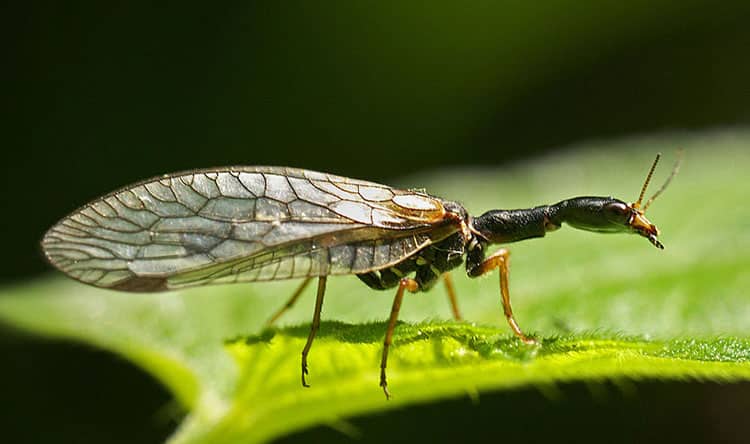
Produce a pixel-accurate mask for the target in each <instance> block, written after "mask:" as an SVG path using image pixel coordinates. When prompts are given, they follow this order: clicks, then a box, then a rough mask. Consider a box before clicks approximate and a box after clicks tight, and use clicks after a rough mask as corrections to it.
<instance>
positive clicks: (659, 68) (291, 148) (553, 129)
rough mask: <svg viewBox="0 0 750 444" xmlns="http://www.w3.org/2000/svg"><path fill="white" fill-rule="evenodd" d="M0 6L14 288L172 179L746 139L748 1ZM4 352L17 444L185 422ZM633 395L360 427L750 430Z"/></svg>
mask: <svg viewBox="0 0 750 444" xmlns="http://www.w3.org/2000/svg"><path fill="white" fill-rule="evenodd" d="M1 8H2V9H0V25H1V27H0V33H2V34H0V37H2V39H1V41H2V42H3V45H4V46H5V48H4V51H3V58H2V60H3V63H2V77H3V78H4V80H3V82H2V84H3V88H2V89H3V100H2V103H3V104H4V106H3V107H2V110H3V115H2V119H1V120H2V123H0V129H2V132H1V133H0V140H2V142H1V143H0V147H1V149H2V156H3V157H2V162H1V168H2V171H1V173H2V175H1V177H2V179H1V180H2V181H3V182H2V190H1V191H0V196H2V197H1V199H2V201H1V202H2V214H3V216H4V217H1V218H0V224H2V233H3V234H4V236H3V254H2V255H0V283H4V284H12V283H18V282H21V281H22V280H24V279H27V278H29V277H32V276H34V275H37V274H39V273H41V272H44V271H46V270H47V267H46V266H45V264H44V263H43V261H42V260H41V257H40V255H39V253H38V248H37V242H38V240H39V238H40V237H41V235H42V233H43V232H44V230H45V229H46V228H47V227H48V226H50V225H51V224H52V223H53V222H55V221H56V220H57V219H58V218H60V217H61V216H63V215H64V214H66V213H68V212H69V211H71V210H73V209H74V208H76V207H77V206H78V205H81V204H83V203H85V202H86V201H88V200H90V199H92V198H94V197H96V196H97V195H99V194H102V193H104V192H107V191H110V190H112V189H114V188H117V187H119V186H122V185H124V184H127V183H129V182H133V181H136V180H139V179H143V178H145V177H149V176H153V175H157V174H161V173H164V172H170V171H176V170H181V169H189V168H197V167H206V166H216V165H227V164H250V165H252V164H256V165H263V164H269V165H291V166H299V167H305V168H311V169H320V170H325V171H330V172H334V173H338V174H343V175H348V176H354V177H360V178H366V179H372V180H379V181H387V180H388V179H389V178H392V177H397V176H399V175H403V174H406V173H411V172H414V171H419V170H426V169H431V168H436V167H452V166H455V165H462V164H464V165H487V164H496V165H501V164H504V163H508V162H512V161H515V160H518V159H520V158H524V157H533V156H535V155H539V154H541V153H543V152H545V151H550V150H554V149H559V148H560V147H562V146H564V145H566V144H571V143H575V142H578V141H583V140H587V139H592V138H616V137H621V136H628V135H632V134H634V133H644V132H652V131H665V130H668V131H683V130H700V129H707V128H714V127H726V126H735V125H747V124H748V123H750V81H749V79H750V57H749V55H750V26H749V25H748V24H749V23H750V2H746V1H724V2H709V1H689V0H688V1H658V2H646V1H630V2H607V1H584V0H579V1H561V0H560V1H548V2H542V3H539V4H537V2H522V1H497V2H471V3H466V4H464V3H454V2H439V1H430V2H399V3H393V4H386V3H378V4H366V3H363V2H348V1H341V2H326V3H323V2H284V3H283V6H282V4H281V3H278V4H277V3H275V2H272V3H269V4H265V3H249V2H247V3H246V2H238V3H229V2H227V3H222V4H219V5H213V4H209V3H206V2H191V1H186V2H174V3H160V4H159V5H154V4H139V3H135V2H116V1H112V2H96V3H95V2H91V3H87V2H80V3H79V2H59V3H57V2H50V3H43V2H15V4H11V5H4V6H2V7H1ZM0 352H1V353H2V355H3V359H2V361H3V363H2V365H0V384H3V387H1V389H2V393H3V395H2V407H3V408H5V409H8V412H7V413H2V412H0V413H2V414H0V427H2V429H1V431H0V436H10V437H11V439H10V440H9V441H6V440H5V439H3V441H5V442H158V441H159V440H160V439H162V438H163V437H164V436H166V435H168V434H169V433H170V431H171V429H172V427H174V424H175V420H174V419H169V418H170V417H173V416H171V415H170V414H169V411H170V409H169V394H168V393H166V392H165V391H164V390H163V389H162V388H160V387H159V386H158V384H157V383H155V382H154V381H153V380H151V379H150V378H149V377H148V376H147V375H145V374H143V373H141V372H140V371H139V370H137V369H134V368H133V367H132V366H130V365H129V364H128V363H126V362H124V361H122V360H120V359H118V358H116V357H113V356H110V355H109V354H106V353H103V352H98V351H94V350H90V349H88V348H86V347H82V346H76V345H70V344H60V343H50V342H45V341H40V340H38V339H32V338H29V337H25V336H21V335H19V334H17V333H14V332H10V331H7V330H4V331H2V332H1V333H0ZM637 387H638V390H637V394H636V395H635V397H628V396H624V395H622V394H621V393H620V392H618V391H617V390H614V391H613V393H614V394H613V395H611V396H609V397H607V398H606V399H605V400H601V399H600V400H597V399H594V397H592V396H589V395H587V393H588V392H587V391H586V390H585V388H584V387H583V386H582V385H581V386H579V385H571V386H566V388H565V389H564V390H563V392H564V393H565V394H566V395H565V396H563V397H562V398H561V399H559V400H557V401H555V402H551V401H549V400H545V399H544V398H543V397H541V396H540V395H538V393H537V392H536V391H535V390H534V389H529V390H526V391H521V392H517V393H513V394H510V395H508V394H502V395H497V396H488V397H486V398H483V401H482V403H481V404H480V405H478V406H472V405H471V404H470V403H468V401H467V402H461V401H451V402H445V403H440V404H434V405H429V406H425V407H420V408H414V409H409V410H406V411H399V412H391V413H388V414H386V415H382V416H378V417H375V418H363V419H361V420H357V421H355V423H356V424H357V425H358V426H360V427H361V428H362V430H363V433H364V435H363V440H365V441H369V440H373V441H374V440H378V439H379V440H381V441H382V440H384V439H388V437H389V436H390V437H393V436H401V437H403V438H404V439H406V438H407V437H411V438H410V439H413V438H414V437H420V436H421V437H428V436H432V437H433V438H436V439H440V438H443V439H448V438H450V437H454V438H458V437H461V436H469V437H474V438H477V437H479V436H480V435H481V434H482V433H487V432H491V433H496V436H497V437H498V439H499V438H500V437H508V438H510V437H513V436H515V437H519V438H523V437H527V438H528V437H529V436H531V437H534V438H538V439H539V440H542V439H545V438H544V437H545V436H547V435H545V433H553V432H554V433H555V434H554V435H549V436H550V437H551V436H554V439H557V440H560V439H564V438H561V436H560V434H559V431H560V428H558V427H550V428H549V429H545V428H540V427H538V426H536V425H534V424H540V423H542V424H543V423H550V424H561V425H564V424H570V422H571V421H572V419H573V417H575V416H576V415H573V414H572V412H580V413H581V415H582V416H581V417H580V418H579V421H587V422H591V421H593V422H598V423H601V424H604V425H607V424H610V425H611V427H616V425H617V424H620V425H621V426H622V424H626V423H627V424H629V427H630V428H629V429H628V430H632V431H633V434H632V435H627V434H626V433H624V434H623V435H622V438H623V440H625V441H627V440H629V439H628V438H630V437H632V438H639V437H640V438H643V437H650V438H654V437H658V436H669V434H668V431H669V430H670V429H669V428H665V427H664V425H665V424H666V425H670V424H671V425H672V426H675V424H680V427H682V428H681V429H680V430H681V433H683V432H684V433H685V437H687V438H692V439H693V440H704V439H707V437H718V436H721V438H722V439H730V438H732V437H733V436H735V435H733V434H732V431H733V430H739V429H738V428H735V427H740V428H741V421H732V420H731V415H729V416H728V417H729V418H730V419H725V420H724V421H723V422H722V421H719V422H717V421H715V418H716V415H715V410H716V409H717V408H718V407H717V406H724V407H726V408H730V409H731V408H732V407H735V408H740V407H739V406H740V405H745V406H747V404H748V399H749V397H750V395H748V394H749V393H750V390H749V389H748V388H747V385H732V386H725V387H720V386H715V385H701V384H677V383H670V384H658V383H649V384H637ZM729 393H731V394H733V395H732V396H729V395H728V394H729ZM737 393H740V394H742V395H741V396H738V395H736V394H737ZM743 396H744V397H743ZM537 398H538V399H537ZM645 407H648V408H645ZM165 412H166V413H165ZM527 412H531V413H527ZM712 412H714V413H712ZM529 414H533V415H535V416H536V419H537V421H536V422H532V421H528V420H527V419H524V418H529V416H528V415H529ZM451 418H454V419H451ZM504 418H507V421H508V422H505V420H504ZM555 418H558V419H555ZM560 418H564V419H566V421H563V420H562V419H560ZM451 421H455V422H456V424H461V425H460V427H457V428H456V429H455V430H454V429H452V428H450V427H446V426H445V425H446V424H451ZM437 424H443V425H442V426H437ZM514 424H518V425H524V427H521V428H518V427H517V428H514ZM717 424H718V425H717ZM561 427H563V426H561ZM611 427H605V426H603V428H602V433H604V434H606V435H607V436H608V437H609V438H612V433H611ZM468 428H470V429H471V433H469V432H467V430H468ZM563 428H564V427H563ZM427 429H431V430H436V431H438V432H437V434H430V433H427V432H423V431H424V430H427ZM383 430H388V431H389V432H388V434H387V435H384V434H382V433H383ZM417 430H419V431H420V432H419V434H413V435H410V434H409V433H406V432H408V431H411V433H416V432H415V431H417ZM451 430H453V432H451ZM509 430H516V431H517V432H518V434H515V435H514V434H513V433H510V432H509ZM523 430H526V431H525V432H523ZM589 430H591V429H589ZM671 430H672V431H674V429H671ZM405 431H406V432H405ZM521 432H523V433H521ZM451 433H453V434H451ZM462 433H468V435H462ZM524 433H525V434H524ZM529 433H531V435H529ZM570 433H571V435H570V436H571V437H574V436H576V435H575V433H576V431H574V430H570ZM391 434H392V435H391ZM578 438H580V436H578ZM737 438H739V437H737ZM311 439H319V440H331V439H339V440H340V439H342V436H341V435H339V434H337V432H331V431H329V430H327V429H323V428H321V429H316V430H313V431H312V432H310V434H307V435H305V434H300V435H295V436H292V437H289V438H288V439H287V440H286V441H287V442H291V441H294V442H297V441H303V440H311ZM730 440H731V439H730Z"/></svg>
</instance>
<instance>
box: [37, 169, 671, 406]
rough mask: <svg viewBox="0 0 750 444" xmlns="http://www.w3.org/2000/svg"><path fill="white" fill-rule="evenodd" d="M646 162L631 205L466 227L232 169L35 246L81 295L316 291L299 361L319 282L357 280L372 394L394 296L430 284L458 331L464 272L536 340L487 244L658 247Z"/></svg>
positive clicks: (125, 193) (449, 205) (278, 175)
mask: <svg viewBox="0 0 750 444" xmlns="http://www.w3.org/2000/svg"><path fill="white" fill-rule="evenodd" d="M658 161H659V156H658V155H657V157H656V160H655V161H654V163H653V165H652V166H651V169H650V171H649V173H648V177H647V179H646V181H645V183H644V185H643V188H642V190H641V194H640V196H639V198H638V200H637V201H636V202H635V203H626V202H624V201H621V200H618V199H614V198H612V197H575V198H572V199H567V200H563V201H561V202H558V203H556V204H553V205H542V206H537V207H534V208H529V209H516V210H491V211H488V212H486V213H484V214H482V215H481V216H477V217H472V216H470V215H469V214H468V213H467V212H466V210H465V209H464V208H463V207H462V206H461V205H460V204H459V203H456V202H452V201H447V200H443V199H441V198H438V197H435V196H431V195H429V194H426V193H425V192H422V191H415V190H400V189H395V188H391V187H388V186H385V185H380V184H377V183H373V182H366V181H362V180H356V179H350V178H346V177H339V176H334V175H331V174H324V173H318V172H314V171H308V170H302V169H295V168H285V167H247V166H236V167H227V168H214V169H205V170H195V171H187V172H182V173H176V174H170V175H164V176H162V177H157V178H154V179H150V180H146V181H143V182H139V183H136V184H133V185H130V186H127V187H125V188H122V189H120V190H117V191H115V192H113V193H111V194H107V195H105V196H103V197H101V198H99V199H96V200H94V201H93V202H91V203H88V204H86V205H84V206H83V207H81V208H79V209H78V210H76V211H74V212H73V213H72V214H70V215H68V216H67V217H65V218H64V219H62V220H61V221H59V222H58V223H57V224H56V225H54V226H53V227H52V228H50V230H49V231H48V232H47V233H46V234H45V236H44V238H43V240H42V242H41V244H42V248H43V250H44V253H45V255H46V257H47V259H48V260H49V262H50V263H52V265H54V266H55V267H57V268H58V269H60V270H61V271H63V272H64V273H65V274H67V275H68V276H70V277H72V278H74V279H77V280H78V281H81V282H83V283H86V284H90V285H94V286H97V287H102V288H109V289H113V290H122V291H133V292H156V291H164V290H175V289H180V288H185V287H191V286H197V285H207V284H224V283H231V282H255V281H269V280H276V279H293V278H300V279H302V284H301V285H300V287H299V288H298V290H297V291H296V292H295V293H294V295H293V296H292V298H291V299H290V300H289V301H288V302H287V303H286V304H285V305H284V306H283V307H282V308H281V310H280V311H279V312H278V313H276V315H274V316H273V317H272V318H271V320H270V321H269V322H273V321H274V320H275V319H277V318H278V317H279V316H280V315H281V314H282V313H283V312H284V310H285V309H287V308H289V307H290V306H292V304H294V302H295V301H296V299H297V298H298V297H299V295H300V294H301V293H302V291H303V289H304V288H305V286H306V285H307V284H308V283H309V282H310V281H311V280H312V279H313V278H317V281H318V286H317V298H316V301H315V311H314V315H313V321H312V327H311V329H310V334H309V336H308V338H307V343H306V344H305V347H304V349H303V351H302V384H303V385H304V386H307V382H306V380H305V376H306V374H307V372H308V368H307V356H308V353H309V351H310V347H311V345H312V342H313V339H314V337H315V334H316V332H317V330H318V327H319V325H320V313H321V308H322V305H323V295H324V294H325V288H326V280H327V278H328V276H331V275H342V274H355V275H357V277H359V279H361V280H362V281H363V282H364V283H365V284H366V285H367V286H369V287H371V288H374V289H377V290H384V289H388V288H394V287H395V288H396V296H395V298H394V300H393V307H392V309H391V314H390V318H389V321H388V328H387V331H386V334H385V340H384V342H383V354H382V360H381V364H380V369H381V371H380V386H381V387H382V389H383V391H384V392H385V395H386V397H389V393H388V385H387V382H386V364H387V360H388V348H389V346H390V345H391V340H392V337H393V330H394V328H395V326H396V321H397V319H398V313H399V309H400V307H401V301H402V298H403V295H404V291H409V292H417V291H425V290H428V289H429V288H430V287H432V286H433V285H434V284H435V283H436V282H437V281H438V280H440V279H441V278H442V279H443V280H444V281H445V284H446V285H447V288H448V293H449V298H450V302H451V305H452V308H453V313H454V316H455V317H456V318H458V319H460V314H459V311H458V307H457V304H456V298H455V292H454V291H453V286H452V284H451V281H450V277H449V275H448V274H447V272H448V271H449V270H451V269H453V268H455V267H458V266H459V265H460V264H462V263H465V266H466V272H467V273H468V275H469V276H470V277H476V276H481V275H483V274H486V273H489V272H491V271H493V270H495V269H497V270H498V271H499V275H500V293H501V301H502V306H503V310H504V313H505V318H506V319H507V321H508V323H509V324H510V327H511V329H512V330H513V332H514V333H515V335H516V336H517V337H518V338H519V339H520V340H521V341H523V342H525V343H527V344H534V343H536V341H535V340H534V339H532V338H530V337H528V336H526V335H524V333H523V332H522V331H521V329H520V328H519V326H518V323H517V322H516V321H515V319H514V317H513V310H512V309H511V305H510V294H509V292H508V257H509V253H508V250H507V249H505V248H500V249H499V250H498V251H496V252H495V253H494V254H492V255H490V256H488V257H486V254H485V253H486V250H487V247H488V246H489V245H490V244H506V243H510V242H516V241H520V240H523V239H529V238H534V237H541V236H544V235H545V234H546V233H547V232H548V231H554V230H557V229H558V228H560V226H561V225H562V224H563V223H567V224H569V225H571V226H573V227H575V228H579V229H583V230H587V231H595V232H603V233H615V232H629V233H636V234H638V235H640V236H643V237H645V238H647V239H648V240H649V241H650V242H651V243H652V244H653V245H654V246H656V247H657V248H664V247H663V245H662V244H661V242H659V240H657V236H658V235H659V230H658V229H657V228H656V226H655V225H654V224H652V223H651V222H650V221H649V220H648V219H646V217H645V215H644V212H645V211H646V209H647V208H648V207H649V205H650V204H651V202H653V200H654V199H655V198H656V197H657V196H658V195H659V194H660V193H661V192H662V191H663V190H664V189H665V188H666V186H667V185H668V184H669V182H670V181H671V179H672V178H673V177H674V175H675V174H676V173H677V169H678V166H679V161H678V162H677V163H676V164H675V168H674V170H673V171H672V174H671V175H670V176H669V179H667V181H666V182H665V183H664V185H663V186H662V188H661V189H659V191H657V192H656V194H654V196H653V197H651V199H649V200H648V201H647V202H646V203H645V204H644V205H641V204H642V201H643V197H644V194H645V191H646V187H647V186H648V183H649V180H650V178H651V175H652V174H653V172H654V169H655V168H656V164H657V163H658Z"/></svg>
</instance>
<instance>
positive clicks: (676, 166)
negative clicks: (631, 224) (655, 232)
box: [639, 148, 684, 211]
mask: <svg viewBox="0 0 750 444" xmlns="http://www.w3.org/2000/svg"><path fill="white" fill-rule="evenodd" d="M683 153H684V150H683V149H682V148H680V149H679V150H677V160H675V162H674V166H673V167H672V173H671V174H670V175H669V177H667V180H665V181H664V185H662V186H661V188H659V190H658V191H656V193H654V195H653V196H651V197H650V198H649V199H648V201H647V202H646V205H644V206H643V211H646V209H647V208H648V207H649V205H651V203H652V202H653V201H654V200H656V198H657V197H659V195H660V194H661V193H662V192H663V191H664V190H665V189H667V186H669V184H670V183H671V182H672V179H674V176H676V175H677V173H678V172H679V171H680V164H681V163H682V155H683ZM657 160H658V157H657ZM654 164H655V163H654ZM652 171H653V168H652ZM649 177H651V174H650V173H649ZM644 190H645V188H644ZM642 197H643V193H642V192H641V198H642ZM639 202H640V200H639Z"/></svg>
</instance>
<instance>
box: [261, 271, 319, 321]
mask: <svg viewBox="0 0 750 444" xmlns="http://www.w3.org/2000/svg"><path fill="white" fill-rule="evenodd" d="M311 280H312V278H306V279H305V280H304V281H302V283H301V284H300V286H299V287H297V289H296V290H295V291H294V294H292V297H291V298H289V300H288V301H286V304H284V306H282V307H281V308H280V309H279V311H277V312H276V314H274V315H273V316H271V318H270V319H268V320H267V321H266V327H270V326H271V325H273V324H274V323H275V322H276V321H278V320H279V318H280V317H281V315H283V314H284V313H286V311H287V310H289V309H290V308H292V307H293V306H294V304H295V302H297V299H299V297H300V296H301V295H302V292H303V291H305V288H307V285H308V284H309V283H310V281H311Z"/></svg>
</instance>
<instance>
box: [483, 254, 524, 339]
mask: <svg viewBox="0 0 750 444" xmlns="http://www.w3.org/2000/svg"><path fill="white" fill-rule="evenodd" d="M509 260H510V252H509V251H508V250H506V249H505V248H501V249H499V250H497V251H496V252H495V253H494V254H493V255H492V256H490V257H488V258H487V259H485V260H484V262H482V264H481V265H480V266H479V270H480V271H479V273H478V274H477V276H480V275H483V274H485V273H489V272H490V271H492V270H494V269H495V268H497V269H498V271H499V272H500V294H501V295H502V303H503V312H505V319H507V320H508V324H509V325H510V328H511V329H512V330H513V333H515V334H516V336H518V338H519V339H521V341H523V342H524V343H525V344H538V343H539V342H537V341H536V340H535V339H532V338H529V337H528V336H526V335H525V334H523V332H522V331H521V328H520V327H518V322H516V320H515V318H513V308H512V307H511V306H510V292H509V291H508V262H509Z"/></svg>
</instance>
